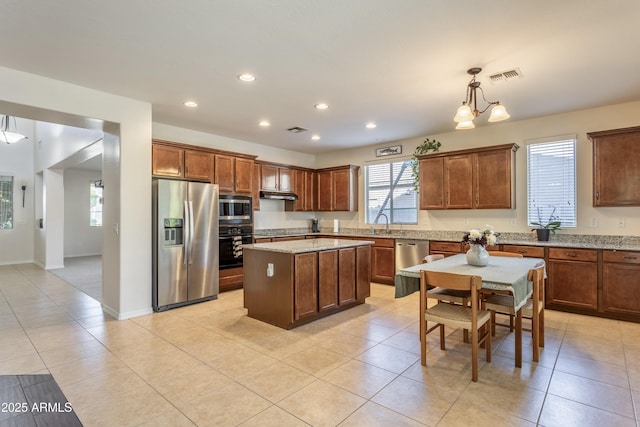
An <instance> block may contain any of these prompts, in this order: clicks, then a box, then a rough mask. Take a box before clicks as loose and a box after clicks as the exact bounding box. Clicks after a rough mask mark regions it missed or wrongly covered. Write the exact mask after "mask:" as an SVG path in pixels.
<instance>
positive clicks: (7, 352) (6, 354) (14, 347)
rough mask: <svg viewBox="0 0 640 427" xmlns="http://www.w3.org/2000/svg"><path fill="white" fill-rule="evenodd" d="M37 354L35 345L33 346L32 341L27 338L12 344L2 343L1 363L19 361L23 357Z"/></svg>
mask: <svg viewBox="0 0 640 427" xmlns="http://www.w3.org/2000/svg"><path fill="white" fill-rule="evenodd" d="M36 353H37V351H36V349H35V348H34V347H33V344H31V341H29V339H27V338H26V337H25V338H24V339H21V340H18V341H14V342H12V343H6V342H4V341H2V347H0V363H2V362H3V361H5V360H10V359H17V358H20V357H22V356H29V355H33V354H36Z"/></svg>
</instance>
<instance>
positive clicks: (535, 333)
mask: <svg viewBox="0 0 640 427" xmlns="http://www.w3.org/2000/svg"><path fill="white" fill-rule="evenodd" d="M531 341H532V347H533V361H534V362H538V361H539V354H540V317H539V316H538V315H536V314H534V315H533V316H532V317H531Z"/></svg>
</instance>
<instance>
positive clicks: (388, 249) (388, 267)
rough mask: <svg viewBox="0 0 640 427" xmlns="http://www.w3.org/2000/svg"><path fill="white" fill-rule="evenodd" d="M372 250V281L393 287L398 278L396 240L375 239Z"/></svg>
mask: <svg viewBox="0 0 640 427" xmlns="http://www.w3.org/2000/svg"><path fill="white" fill-rule="evenodd" d="M373 240H374V241H375V242H376V243H375V244H374V245H373V247H372V248H371V251H372V253H371V280H372V281H374V282H376V283H385V284H388V285H393V283H394V280H395V276H396V248H395V241H394V239H373Z"/></svg>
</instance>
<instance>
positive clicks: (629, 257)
mask: <svg viewBox="0 0 640 427" xmlns="http://www.w3.org/2000/svg"><path fill="white" fill-rule="evenodd" d="M624 259H631V260H634V261H635V260H637V259H638V257H635V256H626V257H624Z"/></svg>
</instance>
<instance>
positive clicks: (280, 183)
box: [260, 163, 292, 191]
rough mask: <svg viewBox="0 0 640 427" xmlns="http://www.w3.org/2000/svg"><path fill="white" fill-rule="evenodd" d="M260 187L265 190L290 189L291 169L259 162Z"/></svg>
mask: <svg viewBox="0 0 640 427" xmlns="http://www.w3.org/2000/svg"><path fill="white" fill-rule="evenodd" d="M260 174H261V175H260V176H261V179H260V189H261V190H266V191H292V186H291V184H292V177H291V175H292V170H291V169H289V168H288V167H285V166H280V165H273V164H269V163H262V164H261V172H260Z"/></svg>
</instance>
